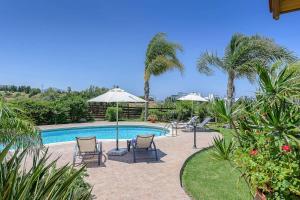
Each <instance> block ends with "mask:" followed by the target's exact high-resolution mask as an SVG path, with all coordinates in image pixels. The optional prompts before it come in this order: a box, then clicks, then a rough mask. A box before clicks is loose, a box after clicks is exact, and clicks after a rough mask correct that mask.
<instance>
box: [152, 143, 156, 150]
mask: <svg viewBox="0 0 300 200" xmlns="http://www.w3.org/2000/svg"><path fill="white" fill-rule="evenodd" d="M152 145H153V148H154V149H155V150H156V145H155V142H154V141H152Z"/></svg>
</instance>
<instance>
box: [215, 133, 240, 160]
mask: <svg viewBox="0 0 300 200" xmlns="http://www.w3.org/2000/svg"><path fill="white" fill-rule="evenodd" d="M213 145H214V146H213V151H212V156H213V158H214V159H216V160H227V161H231V159H232V156H233V153H234V148H235V144H234V141H233V140H230V141H229V142H226V141H225V139H224V138H221V137H214V143H213Z"/></svg>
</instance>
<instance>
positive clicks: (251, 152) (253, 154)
mask: <svg viewBox="0 0 300 200" xmlns="http://www.w3.org/2000/svg"><path fill="white" fill-rule="evenodd" d="M257 153H258V150H257V149H252V150H251V151H250V155H251V156H255V155H257Z"/></svg>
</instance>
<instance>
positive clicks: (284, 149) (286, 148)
mask: <svg viewBox="0 0 300 200" xmlns="http://www.w3.org/2000/svg"><path fill="white" fill-rule="evenodd" d="M281 149H282V150H283V151H286V152H290V151H291V147H290V146H289V145H283V146H281Z"/></svg>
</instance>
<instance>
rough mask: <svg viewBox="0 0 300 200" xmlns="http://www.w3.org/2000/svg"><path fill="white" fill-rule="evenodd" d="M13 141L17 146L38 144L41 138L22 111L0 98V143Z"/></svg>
mask: <svg viewBox="0 0 300 200" xmlns="http://www.w3.org/2000/svg"><path fill="white" fill-rule="evenodd" d="M11 141H14V144H15V145H17V146H22V147H28V146H39V145H41V138H40V134H39V132H38V130H37V129H36V127H35V126H34V123H33V122H32V121H31V120H30V119H28V118H27V117H26V116H25V114H24V111H22V110H21V109H20V108H18V107H17V106H15V105H13V104H11V103H9V102H7V101H5V100H4V99H1V98H0V144H8V143H10V142H11Z"/></svg>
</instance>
